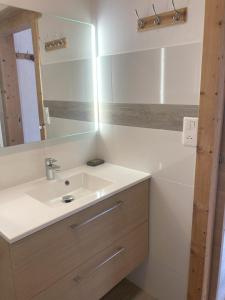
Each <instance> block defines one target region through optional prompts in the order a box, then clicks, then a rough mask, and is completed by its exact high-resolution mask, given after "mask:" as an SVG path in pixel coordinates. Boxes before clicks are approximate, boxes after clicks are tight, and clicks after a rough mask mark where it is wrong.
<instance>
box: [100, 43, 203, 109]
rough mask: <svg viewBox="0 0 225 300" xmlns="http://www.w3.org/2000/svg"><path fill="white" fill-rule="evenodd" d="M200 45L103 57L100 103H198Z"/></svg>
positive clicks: (101, 60)
mask: <svg viewBox="0 0 225 300" xmlns="http://www.w3.org/2000/svg"><path fill="white" fill-rule="evenodd" d="M201 54H202V43H192V44H188V45H180V46H173V47H172V46H171V47H167V48H159V49H150V50H145V51H138V52H132V53H127V54H115V55H110V56H102V57H99V59H98V64H99V77H100V80H99V98H100V101H101V102H104V101H106V102H122V103H156V104H160V103H161V104H180V105H182V104H189V105H191V104H193V105H197V104H198V103H199V89H200V80H199V78H200V71H201Z"/></svg>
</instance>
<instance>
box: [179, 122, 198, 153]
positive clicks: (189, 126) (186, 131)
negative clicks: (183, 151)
mask: <svg viewBox="0 0 225 300" xmlns="http://www.w3.org/2000/svg"><path fill="white" fill-rule="evenodd" d="M197 139H198V118H184V125H183V145H184V146H187V147H197Z"/></svg>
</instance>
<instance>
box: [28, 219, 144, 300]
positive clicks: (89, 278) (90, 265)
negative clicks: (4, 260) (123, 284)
mask: <svg viewBox="0 0 225 300" xmlns="http://www.w3.org/2000/svg"><path fill="white" fill-rule="evenodd" d="M147 255H148V223H147V222H146V223H144V224H142V225H140V226H138V228H136V229H135V230H134V231H133V232H132V233H130V234H128V235H126V236H125V237H124V238H122V239H120V240H119V241H117V242H115V243H114V245H113V246H110V247H109V248H107V249H106V250H104V251H102V252H101V253H99V254H97V255H96V256H95V257H94V258H92V259H90V260H89V261H88V262H87V263H85V264H84V265H82V266H80V267H78V268H77V269H76V270H75V271H73V272H71V273H70V274H69V275H67V276H66V277H65V278H63V279H62V280H59V281H58V282H57V283H56V284H54V285H53V286H52V287H51V288H49V289H48V290H46V291H44V292H43V293H41V294H40V295H38V296H37V297H35V298H34V300H62V299H63V300H90V299H91V300H99V299H100V298H101V297H102V296H104V295H105V294H106V293H107V292H109V291H110V290H111V289H112V288H113V287H114V286H115V285H116V284H117V283H119V282H120V281H121V280H122V279H123V278H124V277H126V276H127V275H128V274H129V273H130V272H131V271H132V270H133V269H134V268H136V267H137V266H138V265H139V264H140V263H141V262H142V261H143V260H144V259H145V258H146V256H147Z"/></svg>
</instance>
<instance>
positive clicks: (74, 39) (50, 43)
mask: <svg viewBox="0 0 225 300" xmlns="http://www.w3.org/2000/svg"><path fill="white" fill-rule="evenodd" d="M94 34H95V33H94V27H93V26H92V25H91V24H85V23H81V22H77V21H73V20H68V19H65V18H60V17H56V16H50V15H46V14H41V13H38V12H34V11H28V10H23V9H19V8H15V7H9V6H6V5H1V4H0V90H1V93H0V146H1V147H8V146H15V145H20V144H29V143H33V142H40V141H42V140H46V139H52V138H59V137H65V136H68V135H74V134H78V133H79V134H80V133H86V132H90V131H94V130H95V111H94V109H95V85H96V84H95V80H96V77H95V59H96V57H95V36H94Z"/></svg>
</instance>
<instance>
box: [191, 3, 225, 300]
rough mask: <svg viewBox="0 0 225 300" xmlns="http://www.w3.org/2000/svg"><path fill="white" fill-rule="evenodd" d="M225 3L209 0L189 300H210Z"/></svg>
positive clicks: (220, 124) (220, 125)
mask: <svg viewBox="0 0 225 300" xmlns="http://www.w3.org/2000/svg"><path fill="white" fill-rule="evenodd" d="M224 25H225V2H224V1H222V0H215V1H211V0H206V14H205V34H204V50H203V65H202V83H201V100H200V118H199V136H198V149H197V165H196V179H195V197H194V214H193V228H192V244H191V259H190V273H189V288H188V299H189V300H197V299H198V300H201V299H208V292H209V291H208V289H209V275H210V264H211V250H212V235H213V226H214V213H215V206H216V190H217V174H218V164H219V150H220V137H221V128H222V120H223V109H224V80H225V74H224V71H225V68H224V67H225V65H224V54H225V51H224V50H225V49H224V46H225V27H224Z"/></svg>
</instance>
